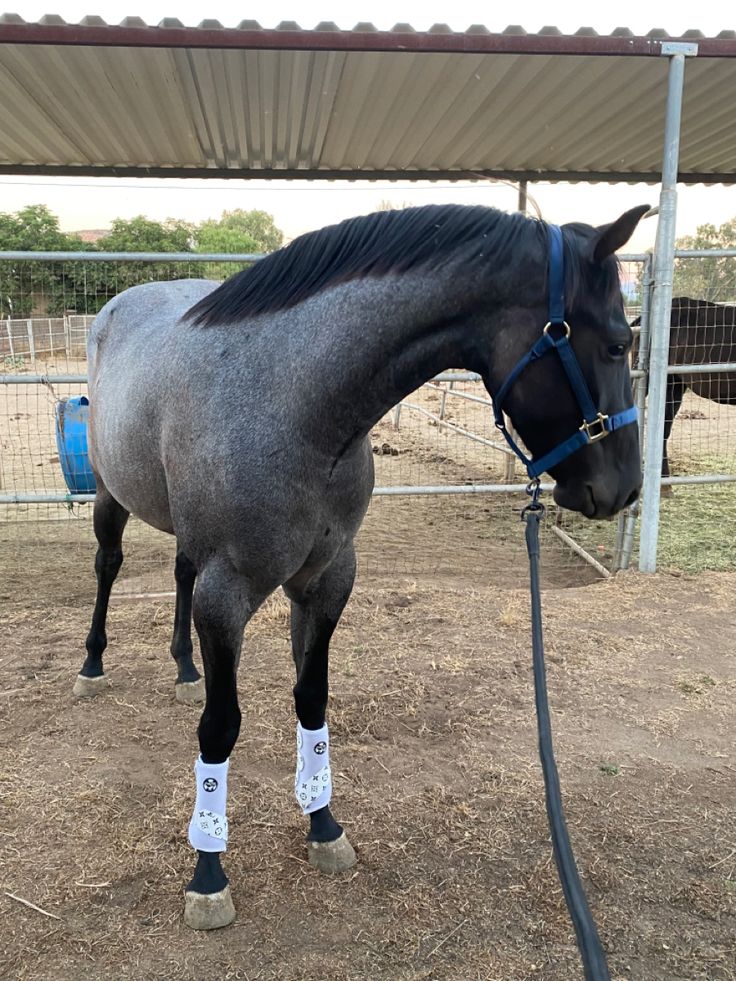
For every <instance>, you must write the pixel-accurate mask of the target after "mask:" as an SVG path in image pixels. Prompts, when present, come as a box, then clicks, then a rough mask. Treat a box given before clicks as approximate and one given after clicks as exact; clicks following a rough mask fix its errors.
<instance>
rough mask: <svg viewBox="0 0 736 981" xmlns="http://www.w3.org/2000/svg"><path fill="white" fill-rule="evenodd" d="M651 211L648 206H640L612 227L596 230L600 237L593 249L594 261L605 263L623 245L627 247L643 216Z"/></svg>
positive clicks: (625, 213)
mask: <svg viewBox="0 0 736 981" xmlns="http://www.w3.org/2000/svg"><path fill="white" fill-rule="evenodd" d="M647 211H649V205H648V204H640V205H639V207H638V208H632V209H631V211H626V212H624V214H622V215H621V217H620V218H618V219H617V220H616V221H614V222H612V224H610V225H602V226H601V227H600V228H598V229H596V230H597V232H598V236H597V239H596V243H595V246H594V247H593V260H594V261H595V262H603V260H604V259H606V258H607V257H608V256H609V255H613V253H614V252H616V251H617V250H618V249H620V248H621V246H622V245H626V243H627V242H628V241H629V239H630V238H631V236H632V235H633V234H634V229H635V228H636V226H637V225H638V224H639V222H640V221H641V219H642V218H643V216H644V215H645V214H646V213H647Z"/></svg>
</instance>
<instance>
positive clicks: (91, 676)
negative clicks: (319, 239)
mask: <svg viewBox="0 0 736 981" xmlns="http://www.w3.org/2000/svg"><path fill="white" fill-rule="evenodd" d="M129 516H130V512H128V511H126V510H125V508H124V507H123V506H122V505H121V504H118V502H117V501H116V500H115V498H114V497H113V496H112V494H110V492H109V491H108V489H107V488H106V487H105V485H104V484H103V483H102V481H101V480H100V479H99V477H98V478H97V493H96V496H95V505H94V529H95V536H96V537H97V542H98V544H99V547H98V549H97V556H96V557H95V572H96V573H97V599H96V601H95V609H94V613H93V614H92V626H91V627H90V631H89V634H88V635H87V642H86V648H87V657H86V658H85V661H84V664H83V665H82V670H81V671H80V672H79V675H78V676H77V680H76V681H75V683H74V689H73V690H74V694H75V695H76V696H77V697H78V698H85V697H90V696H92V695H96V694H97V693H98V692H99V691H101V690H102V689H103V688H104V687H105V686H106V684H107V682H106V679H105V675H104V672H103V669H102V654H103V651H104V650H105V648H106V647H107V634H106V633H105V621H106V619H107V605H108V603H109V600H110V590H111V589H112V584H113V583H114V582H115V577H116V576H117V574H118V572H119V570H120V566H121V565H122V564H123V550H122V548H121V542H122V539H123V531H124V530H125V525H126V523H127V521H128V518H129Z"/></svg>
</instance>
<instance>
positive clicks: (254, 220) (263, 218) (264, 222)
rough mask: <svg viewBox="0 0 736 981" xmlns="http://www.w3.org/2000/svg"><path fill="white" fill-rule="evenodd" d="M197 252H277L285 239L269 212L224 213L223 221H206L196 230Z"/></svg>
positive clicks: (239, 211)
mask: <svg viewBox="0 0 736 981" xmlns="http://www.w3.org/2000/svg"><path fill="white" fill-rule="evenodd" d="M195 240H196V246H195V249H196V251H197V252H273V251H274V250H275V249H280V248H281V246H282V245H283V241H284V236H283V233H282V232H281V230H280V229H279V228H277V227H276V223H275V221H274V219H273V215H270V214H269V213H268V212H267V211H243V210H242V209H241V208H237V209H236V210H235V211H223V213H222V217H221V218H220V219H219V220H215V219H213V218H211V219H209V220H208V221H203V222H202V224H201V225H200V226H199V228H197V230H196V231H195Z"/></svg>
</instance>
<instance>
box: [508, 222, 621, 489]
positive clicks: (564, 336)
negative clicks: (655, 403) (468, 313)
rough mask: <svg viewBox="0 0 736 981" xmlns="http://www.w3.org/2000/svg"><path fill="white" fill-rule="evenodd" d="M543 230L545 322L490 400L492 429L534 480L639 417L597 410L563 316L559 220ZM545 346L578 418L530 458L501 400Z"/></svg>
mask: <svg viewBox="0 0 736 981" xmlns="http://www.w3.org/2000/svg"><path fill="white" fill-rule="evenodd" d="M547 235H548V242H549V259H548V270H549V275H548V279H549V315H548V322H547V324H546V326H545V328H544V331H543V332H542V336H541V337H540V338H539V340H538V341H537V342H536V343H535V344H534V345H533V346H532V348H531V349H530V350H529V351H527V353H526V354H525V355H524V357H523V358H521V360H520V361H518V362H517V364H516V366H515V367H514V368H513V369H512V371H511V372H510V374H509V375H508V377H507V378H506V381H505V382H504V383H503V385H501V387H500V388H499V390H498V392H497V394H496V396H495V398H494V399H493V415H494V418H495V422H496V428H497V429H499V430H500V431H501V432H502V433H503V435H504V437H505V439H506V442H507V443H508V444H509V446H510V447H511V449H512V450H513V451H514V453H515V454H516V455H517V456H518V458H519V459H520V460H521V462H522V463H523V464H524V466H525V467H526V470H527V473H528V474H529V477H530V478H531V479H532V480H533V481H536V480H538V478H539V476H540V474H542V473H544V471H545V470H550V469H551V468H552V467H554V466H556V465H557V464H558V463H561V462H562V461H563V460H565V459H567V457H568V456H570V455H571V454H572V453H574V452H575V451H576V450H579V449H580V448H581V447H582V446H587V445H588V444H589V443H596V442H597V441H598V440H599V439H603V438H604V437H606V436H608V434H609V433H612V432H614V431H615V430H616V429H621V428H622V427H623V426H628V425H630V424H631V423H633V422H636V420H637V417H638V414H637V411H636V406H635V405H632V406H631V407H630V408H628V409H624V410H623V411H622V412H616V413H614V414H613V415H606V414H605V413H603V412H599V411H598V409H597V408H596V406H595V403H594V402H593V399H592V397H591V394H590V390H589V388H588V385H587V383H586V381H585V376H584V375H583V372H582V369H581V367H580V363H579V361H578V359H577V357H576V356H575V352H574V351H573V349H572V346H571V344H570V325H569V324H568V323H567V321H566V320H565V266H564V255H563V249H562V230H561V228H560V227H559V226H558V225H547ZM548 351H556V352H557V354H558V355H559V358H560V361H561V362H562V367H563V368H564V369H565V374H566V375H567V378H568V380H569V382H570V385H571V387H572V390H573V393H574V395H575V398H576V399H577V402H578V405H579V406H580V411H581V413H582V416H583V423H582V425H581V426H580V428H579V429H578V430H576V431H575V432H574V433H573V434H572V436H570V437H569V438H568V439H566V440H564V441H563V442H562V443H559V444H558V445H557V446H555V447H554V449H552V450H550V451H549V452H548V453H545V454H544V456H542V457H540V458H539V459H538V460H534V459H533V458H532V457H528V456H527V455H526V454H525V453H524V452H523V451H522V450H521V449H520V447H519V446H518V445H517V443H516V442H515V440H514V438H513V437H512V436H511V433H510V432H509V431H508V429H507V428H506V424H505V423H504V420H503V404H504V401H505V399H506V396H507V395H508V393H509V390H510V389H511V386H512V385H513V384H514V382H515V381H516V380H517V379H518V378H519V376H520V375H521V374H522V372H523V371H524V370H525V369H526V368H527V366H528V365H530V364H531V363H532V362H533V361H537V360H538V359H539V358H541V357H543V355H545V354H547V352H548Z"/></svg>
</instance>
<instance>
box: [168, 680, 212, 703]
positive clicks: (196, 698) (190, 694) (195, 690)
mask: <svg viewBox="0 0 736 981" xmlns="http://www.w3.org/2000/svg"><path fill="white" fill-rule="evenodd" d="M174 690H175V692H176V700H177V702H181V704H182V705H197V704H198V703H199V702H203V701H204V698H205V690H204V678H197V680H196V681H177V683H176V685H175V688H174Z"/></svg>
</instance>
